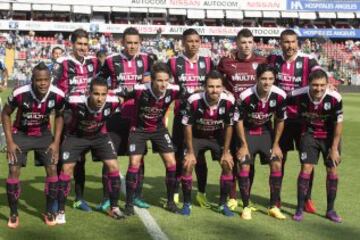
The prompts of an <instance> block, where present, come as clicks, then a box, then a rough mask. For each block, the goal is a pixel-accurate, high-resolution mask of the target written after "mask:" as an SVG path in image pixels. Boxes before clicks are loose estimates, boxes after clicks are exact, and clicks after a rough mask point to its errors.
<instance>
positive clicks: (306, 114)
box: [289, 69, 343, 223]
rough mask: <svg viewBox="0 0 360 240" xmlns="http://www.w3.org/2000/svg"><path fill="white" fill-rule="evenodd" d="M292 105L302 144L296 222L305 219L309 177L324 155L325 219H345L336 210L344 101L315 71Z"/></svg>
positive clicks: (326, 78) (291, 99)
mask: <svg viewBox="0 0 360 240" xmlns="http://www.w3.org/2000/svg"><path fill="white" fill-rule="evenodd" d="M289 103H290V104H294V105H295V106H297V109H298V113H299V115H300V118H301V120H302V121H301V124H302V128H301V129H302V130H303V131H302V136H301V140H300V149H299V152H300V161H301V171H300V173H299V177H298V190H297V191H298V206H297V210H296V213H295V215H294V216H293V219H294V220H296V221H301V220H302V219H303V209H304V205H305V200H306V196H307V191H309V186H310V175H311V172H312V171H313V168H314V165H316V164H317V162H318V160H319V154H320V153H321V154H322V156H323V158H324V163H325V166H326V171H327V177H326V192H327V210H326V218H328V219H330V220H331V221H333V222H337V223H339V222H341V221H342V219H341V217H340V216H339V215H337V213H336V212H335V210H334V202H335V198H336V193H337V185H338V174H337V165H339V163H340V138H341V134H342V125H343V124H342V122H343V110H342V99H341V96H340V94H339V93H338V92H336V91H334V90H330V89H329V87H328V76H327V74H326V72H325V71H323V70H321V69H316V70H314V71H313V72H311V74H310V76H309V86H308V87H304V88H300V89H297V90H295V91H293V92H292V94H291V97H290V99H289Z"/></svg>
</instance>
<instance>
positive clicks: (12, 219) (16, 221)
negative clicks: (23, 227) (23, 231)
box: [8, 215, 19, 229]
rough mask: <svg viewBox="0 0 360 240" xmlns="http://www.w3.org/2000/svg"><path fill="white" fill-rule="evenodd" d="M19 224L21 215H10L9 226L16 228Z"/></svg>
mask: <svg viewBox="0 0 360 240" xmlns="http://www.w3.org/2000/svg"><path fill="white" fill-rule="evenodd" d="M18 226H19V216H17V215H12V216H10V217H9V221H8V227H9V228H12V229H15V228H17V227H18Z"/></svg>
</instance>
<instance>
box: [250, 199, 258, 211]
mask: <svg viewBox="0 0 360 240" xmlns="http://www.w3.org/2000/svg"><path fill="white" fill-rule="evenodd" d="M249 208H251V211H253V212H256V211H257V208H256V205H255V204H254V203H253V202H252V201H250V202H249Z"/></svg>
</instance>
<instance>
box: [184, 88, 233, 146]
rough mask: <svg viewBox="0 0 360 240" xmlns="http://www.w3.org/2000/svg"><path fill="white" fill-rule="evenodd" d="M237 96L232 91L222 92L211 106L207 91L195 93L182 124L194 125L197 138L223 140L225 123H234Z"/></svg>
mask: <svg viewBox="0 0 360 240" xmlns="http://www.w3.org/2000/svg"><path fill="white" fill-rule="evenodd" d="M234 109H235V98H234V96H233V95H232V94H231V93H228V92H222V93H221V94H220V98H219V101H218V103H217V104H216V105H214V106H210V105H209V103H208V101H207V100H206V93H205V92H201V93H195V94H193V95H191V96H190V97H189V98H188V100H187V106H186V112H185V115H184V116H183V118H182V124H184V125H192V133H193V136H194V137H196V138H207V139H218V140H220V141H223V140H224V139H223V138H224V128H225V125H233V118H234Z"/></svg>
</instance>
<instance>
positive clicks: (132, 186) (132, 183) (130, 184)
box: [126, 166, 139, 206]
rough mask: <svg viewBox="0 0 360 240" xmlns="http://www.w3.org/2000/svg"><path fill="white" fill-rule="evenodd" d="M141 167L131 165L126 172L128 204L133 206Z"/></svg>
mask: <svg viewBox="0 0 360 240" xmlns="http://www.w3.org/2000/svg"><path fill="white" fill-rule="evenodd" d="M138 172H139V168H137V167H131V166H129V168H128V170H127V173H126V205H128V206H133V204H134V194H135V191H136V188H137V184H138V182H137V179H138Z"/></svg>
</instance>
